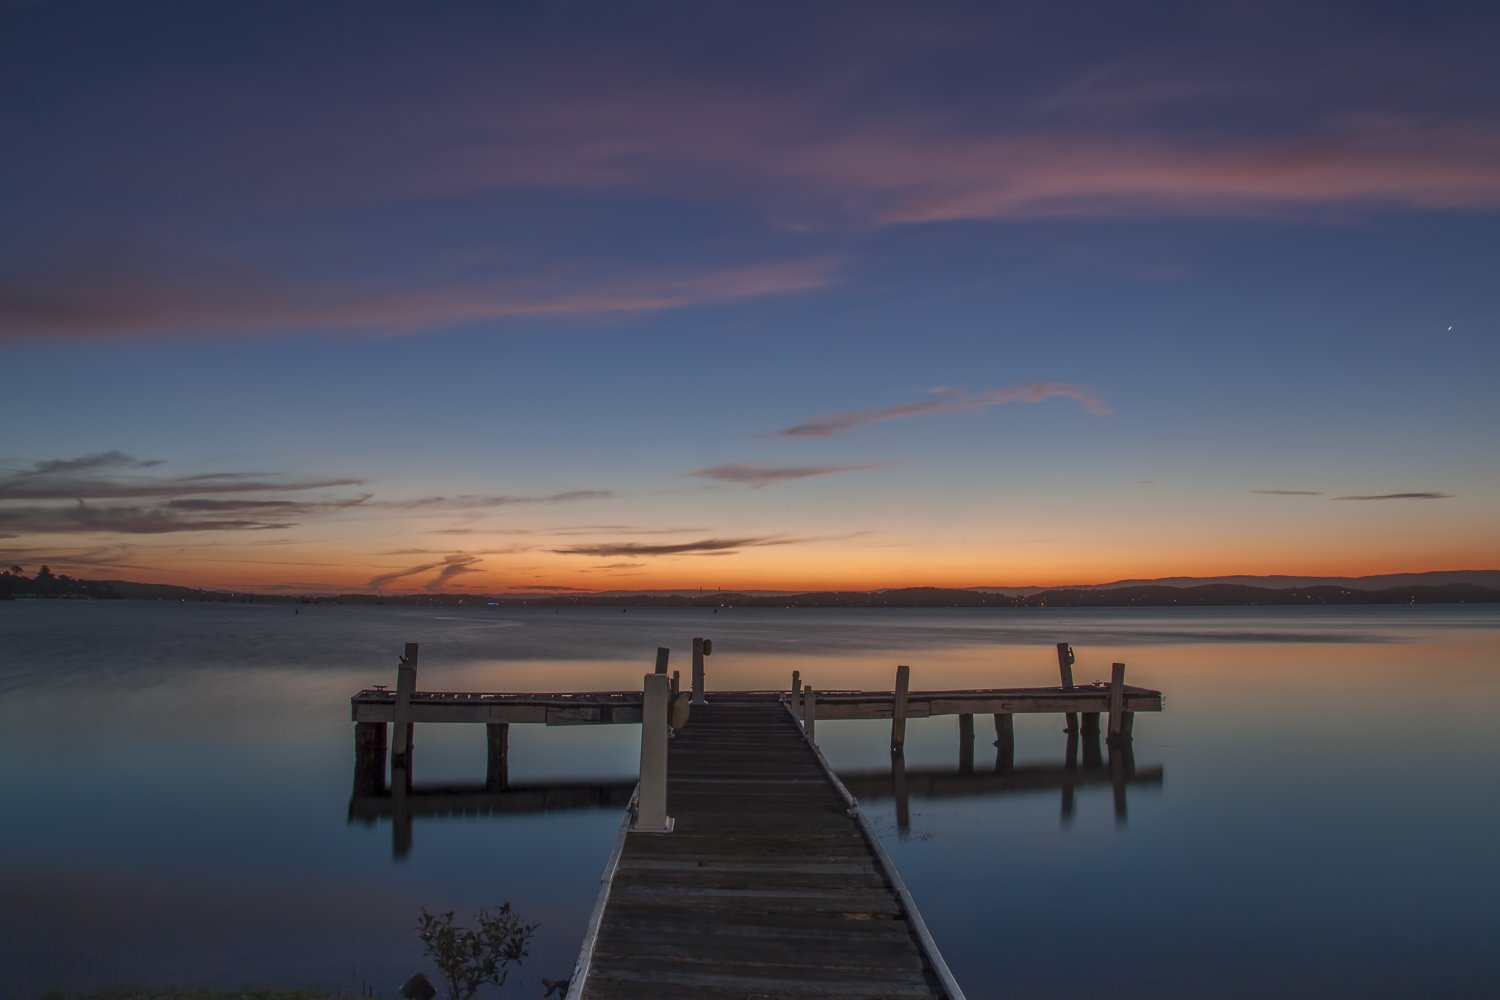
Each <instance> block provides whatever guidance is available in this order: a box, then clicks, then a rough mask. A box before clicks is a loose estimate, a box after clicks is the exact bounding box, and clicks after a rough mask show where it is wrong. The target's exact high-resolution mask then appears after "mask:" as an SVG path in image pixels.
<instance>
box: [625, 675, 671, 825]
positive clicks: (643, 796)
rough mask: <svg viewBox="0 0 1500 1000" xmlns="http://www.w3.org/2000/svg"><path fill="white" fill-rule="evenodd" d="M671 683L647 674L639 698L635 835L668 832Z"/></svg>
mask: <svg viewBox="0 0 1500 1000" xmlns="http://www.w3.org/2000/svg"><path fill="white" fill-rule="evenodd" d="M671 684H672V682H671V681H670V680H669V679H668V678H667V675H666V674H647V675H646V679H645V688H644V692H643V695H642V699H641V787H640V796H639V798H638V799H637V801H636V813H635V822H634V823H633V824H631V829H632V830H634V831H636V832H637V833H671V832H672V818H671V817H670V816H668V815H667V709H668V704H669V702H670V699H671V697H672V690H671Z"/></svg>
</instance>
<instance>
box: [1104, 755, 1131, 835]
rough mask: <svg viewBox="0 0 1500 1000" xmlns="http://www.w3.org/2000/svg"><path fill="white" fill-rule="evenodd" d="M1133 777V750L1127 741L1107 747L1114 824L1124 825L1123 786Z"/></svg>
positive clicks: (1124, 797)
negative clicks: (1112, 794) (1113, 806)
mask: <svg viewBox="0 0 1500 1000" xmlns="http://www.w3.org/2000/svg"><path fill="white" fill-rule="evenodd" d="M1133 777H1135V751H1134V750H1132V749H1131V747H1130V744H1129V743H1111V744H1110V747H1109V783H1110V786H1111V787H1112V789H1113V791H1114V804H1115V825H1116V826H1124V825H1125V822H1126V819H1127V816H1126V813H1127V809H1126V795H1125V788H1126V786H1127V785H1128V784H1129V783H1130V779H1131V778H1133Z"/></svg>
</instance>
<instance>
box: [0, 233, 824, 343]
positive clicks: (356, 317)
mask: <svg viewBox="0 0 1500 1000" xmlns="http://www.w3.org/2000/svg"><path fill="white" fill-rule="evenodd" d="M837 272H838V262H837V261H836V260H834V259H832V258H827V257H821V258H799V259H792V260H779V261H768V262H759V263H749V264H741V265H734V266H726V267H720V268H715V269H702V268H699V269H688V268H679V269H676V270H672V269H659V270H657V271H653V272H635V273H612V274H606V275H602V276H596V277H593V278H587V277H575V278H571V279H561V278H557V277H553V276H547V275H522V276H510V277H497V278H496V279H495V280H494V281H493V282H489V283H484V284H471V285H465V286H457V287H427V288H415V289H409V290H404V291H394V292H393V291H381V290H371V289H367V288H358V287H335V286H330V285H323V286H319V287H316V288H314V287H306V286H302V285H297V284H294V283H291V282H288V281H283V280H280V279H278V278H276V277H275V276H273V275H269V274H267V273H263V272H255V271H251V270H249V269H246V268H244V267H241V266H239V265H231V264H219V265H213V264H208V263H204V262H201V261H199V262H196V263H193V264H186V263H181V264H179V263H178V262H173V261H169V260H166V259H158V260H156V261H154V262H152V261H151V260H150V258H149V253H147V254H144V255H142V254H137V253H133V252H121V253H119V254H111V255H109V256H107V257H98V256H90V257H87V258H77V259H55V260H49V261H44V262H39V263H36V264H33V265H32V266H31V267H30V268H28V269H26V271H25V272H24V273H15V272H13V273H11V274H9V275H6V276H4V277H0V340H17V339H24V338H37V337H58V336H63V337H113V336H128V335H162V334H192V335H201V334H209V333H244V332H255V331H273V330H288V329H291V330H347V331H354V332H366V333H372V334H377V335H391V334H403V333H410V332H414V331H418V330H430V329H434V328H440V327H447V326H455V325H459V324H464V323H473V322H478V321H482V320H503V319H513V318H549V317H587V316H607V315H610V314H629V313H645V312H661V311H666V310H673V309H686V308H691V307H693V306H700V305H709V304H715V303H724V302H735V301H742V300H746V299H755V298H762V297H766V296H776V295H790V294H796V293H800V292H807V291H812V290H814V289H818V288H822V287H825V286H827V285H829V284H831V283H832V282H833V281H835V280H836V276H837Z"/></svg>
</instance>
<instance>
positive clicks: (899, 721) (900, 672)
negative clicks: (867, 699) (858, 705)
mask: <svg viewBox="0 0 1500 1000" xmlns="http://www.w3.org/2000/svg"><path fill="white" fill-rule="evenodd" d="M910 687H911V667H905V666H902V667H897V668H896V698H895V702H894V704H893V705H892V706H891V751H892V752H893V753H904V752H905V750H906V695H907V691H908V690H909V689H910Z"/></svg>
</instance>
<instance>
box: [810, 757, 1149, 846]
mask: <svg viewBox="0 0 1500 1000" xmlns="http://www.w3.org/2000/svg"><path fill="white" fill-rule="evenodd" d="M966 745H969V744H967V742H965V743H964V744H961V746H966ZM1080 747H1081V748H1082V751H1083V760H1082V762H1081V763H1080V761H1079V750H1080ZM839 779H840V780H841V781H843V783H844V784H845V785H846V786H847V787H848V789H849V791H850V792H851V793H853V795H854V796H855V798H858V799H861V800H868V801H877V800H881V799H894V800H895V805H896V827H897V829H898V830H899V831H900V833H901V835H902V836H903V837H905V836H906V834H908V833H909V832H910V830H911V805H910V801H911V798H912V797H913V796H915V797H916V798H919V799H954V798H979V797H988V796H1000V795H1015V794H1020V793H1028V792H1047V791H1056V792H1058V793H1059V794H1060V796H1061V800H1062V801H1061V817H1062V822H1063V823H1064V824H1067V823H1071V822H1072V821H1073V817H1074V814H1075V812H1076V809H1077V794H1078V790H1079V789H1082V788H1103V787H1108V788H1110V789H1111V791H1112V792H1113V795H1114V811H1115V821H1116V822H1117V823H1121V824H1123V823H1124V822H1125V818H1126V804H1127V803H1126V789H1128V788H1129V787H1130V786H1132V785H1156V786H1160V785H1161V784H1162V780H1163V770H1162V767H1161V765H1160V764H1157V765H1153V766H1151V767H1145V768H1137V767H1136V764H1135V753H1134V752H1133V751H1132V749H1131V747H1130V745H1129V744H1124V745H1122V746H1118V747H1117V746H1111V747H1109V755H1108V758H1107V759H1106V758H1105V756H1104V753H1103V749H1102V747H1101V741H1100V739H1099V734H1098V732H1097V731H1096V732H1093V733H1087V732H1085V733H1083V734H1081V735H1080V734H1079V733H1070V734H1068V741H1067V749H1066V751H1065V753H1064V757H1063V760H1062V762H1061V763H1059V764H1051V763H1042V764H1021V765H1017V764H1016V763H1015V753H1014V750H1013V749H1012V747H1011V746H1009V745H1005V744H1002V745H1000V746H997V747H996V748H995V763H994V768H993V769H992V770H989V769H983V770H976V769H975V767H974V764H973V757H972V754H968V755H964V757H963V759H961V761H960V763H959V766H958V767H957V768H956V769H954V768H941V767H937V768H934V767H922V768H909V767H907V766H906V758H905V756H904V755H903V754H900V753H892V754H891V766H890V770H889V771H886V770H879V771H855V772H840V774H839Z"/></svg>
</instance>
